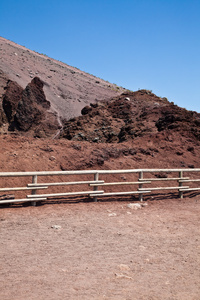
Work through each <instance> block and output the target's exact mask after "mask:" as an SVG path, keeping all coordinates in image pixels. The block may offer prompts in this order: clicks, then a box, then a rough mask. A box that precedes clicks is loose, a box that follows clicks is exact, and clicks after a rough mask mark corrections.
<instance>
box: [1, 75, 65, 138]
mask: <svg viewBox="0 0 200 300" xmlns="http://www.w3.org/2000/svg"><path fill="white" fill-rule="evenodd" d="M43 86H44V83H43V82H42V81H41V80H40V78H39V77H35V78H33V79H32V81H31V82H30V83H29V84H28V85H27V86H26V88H25V89H24V90H23V89H22V88H21V87H20V86H19V85H18V84H17V83H16V82H14V81H11V80H9V81H8V82H7V86H6V87H5V88H4V89H5V93H4V95H3V105H2V107H3V111H4V113H5V115H6V117H7V122H8V124H9V130H10V131H13V130H15V131H19V132H21V133H26V134H28V135H29V136H34V137H48V136H52V135H55V134H57V131H58V130H59V128H60V125H59V123H58V119H57V115H56V113H55V112H54V113H52V112H51V111H50V106H51V105H50V102H49V101H48V100H47V99H46V96H45V94H44V91H43Z"/></svg>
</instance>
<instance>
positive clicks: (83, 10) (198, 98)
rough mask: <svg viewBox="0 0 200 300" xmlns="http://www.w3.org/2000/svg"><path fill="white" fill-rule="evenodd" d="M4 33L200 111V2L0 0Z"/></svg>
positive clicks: (100, 74) (122, 83)
mask: <svg viewBox="0 0 200 300" xmlns="http://www.w3.org/2000/svg"><path fill="white" fill-rule="evenodd" d="M0 35H1V36H3V37H4V38H7V39H9V40H12V41H14V42H16V43H18V44H20V45H23V46H25V47H27V48H29V49H31V50H35V51H37V52H40V53H44V54H46V55H48V56H50V57H53V58H55V59H58V60H60V61H63V62H65V63H67V64H69V65H71V66H74V67H77V68H79V69H81V70H83V71H86V72H88V73H91V74H93V75H95V76H97V77H100V78H103V79H105V80H108V81H110V82H112V83H116V84H117V85H120V86H123V87H125V88H128V89H130V90H134V91H135V90H138V89H142V88H145V89H150V90H152V91H153V92H154V93H155V94H157V95H158V96H161V97H167V98H168V99H169V101H173V102H174V103H175V104H177V105H179V106H181V107H185V108H187V109H189V110H196V111H198V112H200V92H199V89H200V1H199V0H123V1H119V0H115V1H113V0H101V1H98V0H96V1H95V0H93V1H92V0H82V1H81V0H71V1H68V0H65V1H64V0H63V1H61V0H57V1H52V0H48V1H46V0H40V1H38V0H34V1H32V0H31V1H30V0H26V1H24V0H11V1H9V0H1V1H0Z"/></svg>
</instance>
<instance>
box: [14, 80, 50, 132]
mask: <svg viewBox="0 0 200 300" xmlns="http://www.w3.org/2000/svg"><path fill="white" fill-rule="evenodd" d="M49 108H50V102H49V101H47V100H46V97H45V94H44V91H43V82H42V81H41V80H40V79H39V78H38V77H36V78H34V79H33V80H32V81H31V83H29V84H28V85H27V87H26V88H25V90H24V91H23V93H22V97H21V100H20V101H19V103H18V107H17V111H16V115H15V124H16V128H17V129H18V130H22V131H28V130H29V129H30V128H31V127H32V126H34V125H38V124H39V123H40V122H41V120H42V119H43V118H44V117H45V112H46V110H47V109H49Z"/></svg>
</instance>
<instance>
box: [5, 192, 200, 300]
mask: <svg viewBox="0 0 200 300" xmlns="http://www.w3.org/2000/svg"><path fill="white" fill-rule="evenodd" d="M158 199H161V198H158ZM158 199H156V198H155V199H154V200H152V201H151V200H150V199H149V200H147V202H146V203H147V204H148V205H147V206H144V207H142V208H141V209H138V210H133V209H130V208H128V207H127V205H128V204H129V203H130V202H131V201H130V200H131V199H130V198H127V199H125V201H111V200H112V199H110V201H104V202H97V203H94V202H88V203H87V202H79V203H69V202H63V203H58V202H54V203H53V202H51V203H50V202H49V203H48V202H46V203H45V204H43V205H38V206H36V207H33V206H28V205H27V206H17V205H16V206H11V207H4V208H3V207H1V209H0V253H1V256H0V299H2V300H13V299H15V300H27V299H29V300H35V299H37V300H43V299H49V300H51V299H52V300H55V299H56V300H60V299H62V300H63V299H72V300H74V299H86V300H88V299H98V300H99V299H107V300H108V299H109V300H111V299H112V300H118V299H119V300H122V299H124V300H125V299H127V300H128V299H130V300H137V299H138V300H141V299H145V300H146V299H147V300H150V299H151V300H155V299H159V300H162V299H165V300H166V299H168V300H199V299H200V231H199V223H200V197H199V196H195V197H191V198H189V197H188V198H184V199H167V198H165V199H163V200H158ZM113 200H114V199H113ZM115 200H116V199H115ZM118 200H120V198H118ZM55 225H56V226H55Z"/></svg>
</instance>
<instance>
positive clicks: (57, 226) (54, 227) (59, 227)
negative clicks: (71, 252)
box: [51, 225, 61, 229]
mask: <svg viewBox="0 0 200 300" xmlns="http://www.w3.org/2000/svg"><path fill="white" fill-rule="evenodd" d="M51 228H53V229H61V226H60V225H52V226H51Z"/></svg>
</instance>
